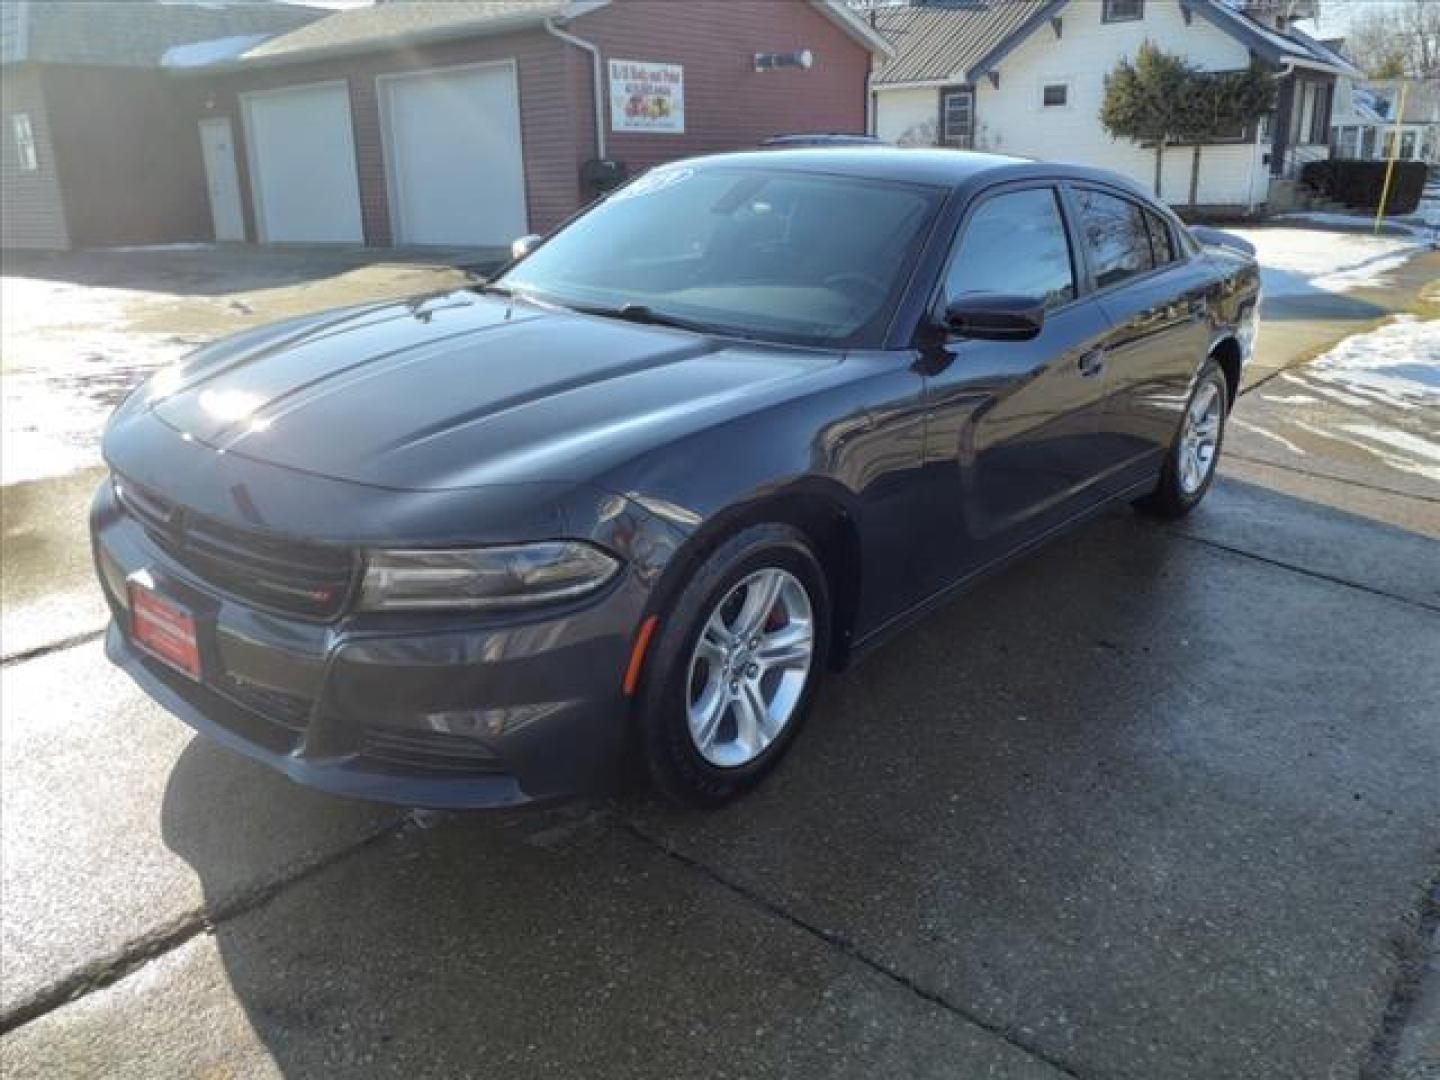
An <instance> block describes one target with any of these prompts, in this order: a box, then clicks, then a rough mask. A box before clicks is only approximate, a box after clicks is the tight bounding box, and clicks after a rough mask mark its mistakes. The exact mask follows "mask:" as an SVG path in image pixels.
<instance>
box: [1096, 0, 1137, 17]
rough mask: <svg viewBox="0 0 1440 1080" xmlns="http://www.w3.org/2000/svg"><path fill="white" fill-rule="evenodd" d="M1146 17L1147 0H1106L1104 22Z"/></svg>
mask: <svg viewBox="0 0 1440 1080" xmlns="http://www.w3.org/2000/svg"><path fill="white" fill-rule="evenodd" d="M1144 17H1145V0H1105V6H1104V7H1102V8H1101V9H1100V19H1101V21H1102V22H1134V21H1135V20H1137V19H1143V18H1144Z"/></svg>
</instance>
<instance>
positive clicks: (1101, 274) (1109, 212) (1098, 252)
mask: <svg viewBox="0 0 1440 1080" xmlns="http://www.w3.org/2000/svg"><path fill="white" fill-rule="evenodd" d="M1075 196H1076V201H1077V202H1078V203H1079V206H1080V231H1081V233H1082V234H1083V235H1084V237H1085V244H1086V247H1087V249H1088V250H1089V253H1090V265H1091V268H1092V270H1093V271H1094V273H1095V285H1096V287H1097V288H1101V289H1104V288H1107V287H1109V286H1111V285H1118V284H1119V283H1120V282H1122V281H1126V280H1128V279H1129V278H1132V277H1135V276H1137V275H1139V274H1143V273H1145V272H1146V271H1148V270H1151V269H1153V268H1154V266H1155V257H1154V255H1153V253H1152V252H1151V249H1150V233H1149V230H1148V229H1146V227H1145V211H1144V210H1142V209H1141V208H1140V204H1139V203H1134V202H1131V201H1130V200H1129V199H1123V198H1121V197H1120V196H1118V195H1109V194H1106V193H1105V192H1103V191H1094V190H1092V189H1089V188H1081V189H1079V190H1078V191H1076V193H1075Z"/></svg>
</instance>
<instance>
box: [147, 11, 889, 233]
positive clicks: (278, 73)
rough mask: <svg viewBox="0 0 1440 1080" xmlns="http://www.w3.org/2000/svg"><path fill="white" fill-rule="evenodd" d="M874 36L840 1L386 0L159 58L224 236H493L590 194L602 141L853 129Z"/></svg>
mask: <svg viewBox="0 0 1440 1080" xmlns="http://www.w3.org/2000/svg"><path fill="white" fill-rule="evenodd" d="M242 45H243V47H241V46H242ZM887 52H888V46H887V45H886V43H885V41H884V39H883V38H881V37H880V36H879V35H877V34H876V33H875V32H874V31H873V30H872V29H871V28H870V26H869V25H868V24H867V23H866V22H865V21H864V20H863V19H862V18H860V17H858V16H856V15H855V14H854V13H853V12H852V11H850V9H849V8H848V7H846V5H845V4H844V3H843V2H842V0H571V2H566V0H479V2H448V3H424V2H417V0H391V2H388V3H380V4H376V5H374V6H371V7H364V8H356V9H350V10H345V11H340V12H337V13H336V14H334V15H331V16H328V17H326V18H324V19H321V20H319V21H317V22H313V23H310V24H309V25H307V26H303V27H300V28H298V29H296V30H293V31H290V32H287V33H283V34H279V35H276V36H274V37H271V38H269V39H267V40H265V41H263V42H261V43H259V44H253V43H249V44H244V43H240V44H234V45H230V46H227V44H226V42H224V41H217V42H213V43H199V44H196V45H195V46H193V47H190V48H188V49H182V50H172V53H171V55H170V57H169V60H168V63H169V65H170V67H171V70H172V73H173V74H172V77H173V79H174V84H175V89H176V93H177V94H178V95H180V96H181V98H182V100H183V101H185V102H186V103H187V104H188V108H189V110H190V115H191V117H192V118H193V127H194V129H195V131H196V140H197V145H198V146H199V147H200V148H201V150H200V153H201V156H202V160H203V162H204V165H205V172H206V177H207V189H208V192H209V197H210V203H211V211H212V217H213V221H214V233H215V236H216V237H217V238H219V239H228V240H242V239H243V240H251V241H258V242H261V243H284V242H303V243H314V242H336V243H365V244H370V245H381V246H383V245H391V244H446V245H490V244H504V243H507V242H508V241H509V240H510V239H512V238H513V237H514V236H517V235H519V234H522V233H525V232H543V231H545V230H547V229H549V228H551V227H553V226H554V225H556V224H557V223H558V222H560V221H561V220H563V219H564V218H565V217H567V216H568V215H569V214H571V213H573V212H574V211H575V210H576V209H577V208H579V207H580V206H582V205H583V204H584V203H585V202H586V201H588V199H589V198H590V197H591V196H592V194H593V190H594V189H593V187H592V185H591V183H590V180H591V178H592V177H593V174H594V173H595V172H596V171H597V170H599V171H600V172H604V171H605V169H604V168H603V167H602V166H597V165H596V164H594V163H596V162H606V161H608V162H615V163H618V165H619V166H620V167H621V168H622V169H623V170H624V171H626V172H628V173H629V174H631V175H633V174H635V173H637V172H640V171H642V170H644V169H646V168H648V167H650V166H652V165H655V164H657V163H659V162H663V161H669V160H673V159H675V158H679V157H685V156H689V155H693V154H700V153H706V152H712V151H720V150H731V149H736V148H743V147H753V146H755V145H756V144H757V143H759V142H760V141H761V140H762V139H764V138H765V137H767V136H770V135H775V134H782V133H793V132H810V131H836V132H864V131H865V130H866V128H867V114H866V103H867V100H868V97H869V93H868V79H869V74H870V70H871V66H872V60H873V58H875V57H876V56H877V54H878V55H879V56H880V57H881V58H882V59H883V56H884V54H886V53H887Z"/></svg>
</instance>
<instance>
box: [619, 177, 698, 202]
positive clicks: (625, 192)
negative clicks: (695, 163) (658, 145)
mask: <svg viewBox="0 0 1440 1080" xmlns="http://www.w3.org/2000/svg"><path fill="white" fill-rule="evenodd" d="M694 175H695V170H694V169H656V170H655V171H654V172H648V173H646V174H645V175H644V176H642V177H640V178H639V179H637V180H636V181H635V182H634V183H632V184H627V185H626V186H625V187H623V188H621V189H620V190H619V191H617V192H615V194H614V195H611V196H610V201H611V202H622V201H624V200H625V199H634V198H637V197H639V196H641V195H654V194H655V193H656V192H658V191H664V190H665V189H666V188H672V187H674V186H675V185H676V184H680V183H683V182H685V181H686V180H689V179H690V177H692V176H694Z"/></svg>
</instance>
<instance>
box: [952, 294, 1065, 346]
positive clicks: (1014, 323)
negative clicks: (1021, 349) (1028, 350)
mask: <svg viewBox="0 0 1440 1080" xmlns="http://www.w3.org/2000/svg"><path fill="white" fill-rule="evenodd" d="M1044 325H1045V303H1044V301H1043V300H1037V299H1036V298H1035V297H1033V296H1011V295H1009V294H1007V293H966V294H965V295H964V296H957V297H956V298H955V299H954V300H952V301H950V303H949V305H948V306H947V307H946V308H945V318H944V326H945V329H946V330H947V331H949V332H950V333H952V334H954V335H956V336H957V337H966V338H975V339H978V340H980V341H1029V340H1030V339H1031V338H1033V337H1035V335H1037V334H1038V333H1040V330H1041V328H1042V327H1044Z"/></svg>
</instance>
